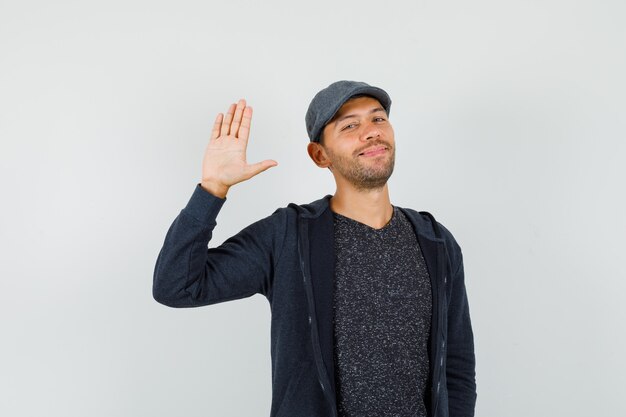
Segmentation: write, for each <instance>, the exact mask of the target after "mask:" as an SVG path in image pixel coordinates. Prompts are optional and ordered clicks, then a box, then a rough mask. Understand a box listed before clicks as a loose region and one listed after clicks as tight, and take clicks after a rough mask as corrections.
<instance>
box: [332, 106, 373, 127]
mask: <svg viewBox="0 0 626 417" xmlns="http://www.w3.org/2000/svg"><path fill="white" fill-rule="evenodd" d="M379 111H385V109H384V108H382V107H376V108H375V109H372V110H370V112H369V114H372V113H376V112H379ZM356 116H357V115H356V114H346V115H345V116H341V117H340V118H338V119H337V120H335V123H334V124H335V126H337V123H339V122H340V121H342V120H344V119H347V118H349V117H356Z"/></svg>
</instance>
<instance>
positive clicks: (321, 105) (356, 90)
mask: <svg viewBox="0 0 626 417" xmlns="http://www.w3.org/2000/svg"><path fill="white" fill-rule="evenodd" d="M357 94H365V95H368V96H372V97H374V98H375V99H376V100H378V101H379V102H380V104H381V105H382V106H383V108H384V109H385V111H386V112H387V115H389V109H390V108H391V98H390V97H389V94H387V93H386V92H385V90H383V89H382V88H378V87H374V86H371V85H369V84H366V83H364V82H360V81H348V80H341V81H336V82H334V83H332V84H331V85H329V86H328V87H326V88H325V89H323V90H322V91H320V92H319V93H317V94H316V95H315V97H313V100H311V104H309V109H308V110H307V112H306V117H305V122H306V130H307V133H308V134H309V139H310V140H311V142H319V140H320V134H321V133H322V130H323V129H324V126H326V124H327V123H328V122H329V121H330V120H331V119H332V118H333V116H334V115H335V113H337V110H339V108H340V107H341V106H342V105H343V103H345V102H346V101H348V99H350V97H352V96H355V95H357Z"/></svg>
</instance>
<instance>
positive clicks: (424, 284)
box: [333, 207, 432, 417]
mask: <svg viewBox="0 0 626 417" xmlns="http://www.w3.org/2000/svg"><path fill="white" fill-rule="evenodd" d="M333 215H334V230H335V232H334V233H335V240H334V244H335V254H336V258H335V290H334V297H333V310H334V319H333V328H334V337H335V349H334V361H335V381H336V385H337V409H338V412H339V417H357V416H358V417H370V416H371V417H391V416H393V417H426V415H427V413H426V407H425V403H424V399H425V396H426V394H425V392H426V384H427V379H428V369H429V363H428V351H427V342H428V337H429V332H430V321H431V313H432V311H431V310H432V295H431V287H430V277H429V274H428V269H427V267H426V263H425V261H424V258H423V256H422V253H421V251H420V248H419V244H418V242H417V238H416V236H415V232H414V231H413V228H412V226H411V223H410V222H409V220H408V219H407V218H406V217H405V215H404V214H403V213H402V211H401V210H399V209H398V208H396V207H394V210H393V215H392V218H391V220H390V221H389V223H387V224H386V225H385V226H384V227H382V228H381V229H374V228H372V227H370V226H368V225H366V224H363V223H360V222H358V221H355V220H352V219H350V218H348V217H345V216H342V215H340V214H337V213H334V214H333Z"/></svg>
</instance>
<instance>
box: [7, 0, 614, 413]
mask: <svg viewBox="0 0 626 417" xmlns="http://www.w3.org/2000/svg"><path fill="white" fill-rule="evenodd" d="M625 17H626V4H625V3H624V2H623V1H622V0H615V1H607V0H605V1H601V0H585V1H576V0H562V1H559V0H541V1H539V0H537V1H510V0H505V1H503V0H499V1H498V0H492V1H489V0H476V1H473V2H468V1H432V0H431V1H424V0H417V1H404V2H388V3H383V2H380V1H378V2H374V1H365V0H360V1H347V2H327V1H317V2H307V3H303V2H295V1H286V0H285V1H264V2H260V1H259V2H254V1H236V0H229V1H222V2H219V3H217V2H215V3H213V2H208V1H176V2H174V1H147V0H144V1H138V0H124V1H112V0H109V1H106V2H105V1H100V2H93V1H63V0H59V1H56V2H49V1H42V0H34V1H19V2H18V1H14V0H2V1H1V2H0V139H1V148H0V190H1V196H2V205H1V206H0V207H1V209H0V210H2V211H1V216H0V256H1V260H0V277H1V281H0V326H1V328H0V331H1V335H2V342H1V343H0V415H2V416H63V417H68V416H81V417H83V416H90V417H100V416H107V417H108V416H133V417H134V416H182V415H185V416H190V417H191V416H237V417H239V416H266V415H268V414H269V407H270V396H271V391H270V388H271V379H270V359H269V320H270V316H269V306H268V303H267V301H266V300H265V298H263V297H262V296H260V295H257V296H253V297H251V298H247V299H243V300H238V301H233V302H228V303H223V304H219V305H214V306H209V307H203V308H198V309H181V310H177V309H171V308H168V307H165V306H162V305H160V304H158V303H156V302H155V301H154V300H153V299H152V295H151V285H152V273H153V268H154V263H155V261H156V257H157V255H158V252H159V250H160V248H161V245H162V243H163V239H164V237H165V233H166V231H167V229H168V227H169V225H170V224H171V222H172V221H173V220H174V218H175V216H176V215H177V214H178V213H179V211H180V210H181V209H182V208H183V207H184V205H185V204H186V202H187V200H188V198H189V197H190V196H191V193H192V191H193V188H194V187H195V184H196V183H197V182H198V181H199V179H200V169H201V161H202V155H203V152H204V147H205V145H206V142H207V140H208V135H209V131H210V127H211V124H212V122H213V119H214V117H215V115H216V114H217V113H218V112H223V111H225V110H226V108H227V107H228V104H229V103H231V102H234V101H236V100H237V99H239V98H240V97H245V98H246V99H247V100H248V103H249V104H250V105H251V106H253V107H254V112H255V113H254V118H253V122H252V135H251V138H250V147H249V159H250V160H251V161H253V162H256V161H259V160H261V159H266V158H273V159H275V160H277V161H278V162H279V166H278V167H276V168H272V169H271V170H269V171H267V172H265V173H263V174H261V175H260V176H259V177H256V178H255V179H253V180H251V181H250V182H248V183H243V184H240V185H239V186H236V187H234V188H233V189H231V192H230V193H229V197H228V201H227V203H226V205H225V206H224V209H223V210H222V212H221V214H220V216H219V218H218V227H217V229H216V233H215V238H214V241H213V242H212V245H213V244H218V243H220V242H221V241H223V240H224V239H226V238H227V237H229V236H230V235H232V234H234V233H236V232H237V231H239V230H240V229H241V228H243V227H245V226H246V225H248V224H249V223H251V222H253V221H255V220H257V219H259V218H261V217H265V216H267V215H269V214H271V213H272V212H273V211H274V209H275V208H277V207H280V206H284V205H286V204H288V203H289V202H292V201H293V202H298V203H305V202H309V201H312V200H315V199H317V198H319V197H321V196H323V195H325V194H332V193H333V192H334V183H333V181H332V177H331V175H330V173H329V172H327V171H326V170H320V169H318V168H316V167H315V166H314V165H313V163H312V162H310V161H309V160H308V156H307V155H306V152H305V147H306V144H307V137H306V130H305V127H304V114H305V111H306V108H307V106H308V104H309V101H310V100H311V98H312V97H313V95H314V94H315V93H316V92H317V91H318V90H320V89H321V88H324V87H325V86H327V85H328V84H330V83H331V82H333V81H336V80H339V79H354V80H359V81H366V82H368V83H370V84H373V85H377V86H380V87H382V88H384V89H385V90H387V91H388V92H389V94H390V95H391V97H392V100H393V104H392V107H391V114H390V116H391V122H392V123H393V125H394V128H395V132H396V142H397V148H398V154H397V160H396V171H395V173H394V176H393V177H392V180H391V185H390V187H391V188H390V189H391V196H392V202H393V203H394V204H396V205H401V206H408V207H412V208H415V209H418V210H428V211H431V212H432V213H433V214H434V215H435V216H436V217H437V218H438V220H439V221H441V222H442V223H443V224H444V225H446V226H447V227H448V228H449V229H450V230H451V231H452V233H453V234H454V235H455V237H456V238H457V240H458V242H459V243H460V245H461V247H462V248H463V252H464V258H465V272H466V280H467V290H468V295H469V297H470V308H471V315H472V320H473V325H474V333H475V341H476V354H477V383H478V403H477V416H486V417H500V416H511V417H527V416H569V417H577V416H580V417H583V416H584V417H587V416H592V415H593V416H623V415H626V405H625V403H624V401H623V398H621V395H623V394H622V392H623V389H624V387H626V376H625V374H626V359H625V356H624V353H623V352H624V351H625V350H626V335H625V332H624V323H625V319H626V306H625V305H624V303H623V300H624V298H625V297H624V292H625V290H626V285H625V284H624V282H625V278H626V273H625V272H626V266H625V264H624V261H623V254H624V252H625V250H626V245H625V244H624V237H626V220H625V219H624V215H623V214H624V211H625V209H626V199H625V196H624V178H626V169H625V168H624V157H625V150H626V146H625V144H624V140H625V139H626V118H625V117H624V110H625V109H626V100H625V97H626V82H625V77H624V74H626V52H625V51H626V49H625V45H626V42H625V41H626V26H625V25H624V22H625Z"/></svg>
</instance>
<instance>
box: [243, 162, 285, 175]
mask: <svg viewBox="0 0 626 417" xmlns="http://www.w3.org/2000/svg"><path fill="white" fill-rule="evenodd" d="M276 165H278V162H276V161H274V160H273V159H266V160H265V161H261V162H257V163H256V164H250V165H248V166H247V167H246V174H247V176H248V178H252V177H254V176H255V175H257V174H260V173H261V172H263V171H265V170H266V169H269V168H271V167H275V166H276Z"/></svg>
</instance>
